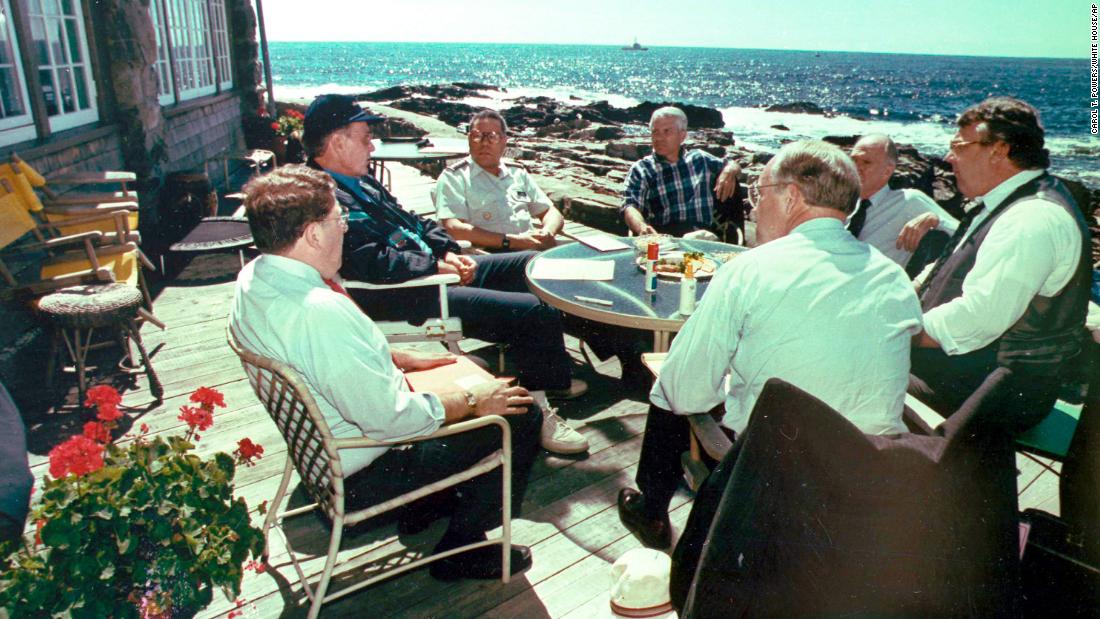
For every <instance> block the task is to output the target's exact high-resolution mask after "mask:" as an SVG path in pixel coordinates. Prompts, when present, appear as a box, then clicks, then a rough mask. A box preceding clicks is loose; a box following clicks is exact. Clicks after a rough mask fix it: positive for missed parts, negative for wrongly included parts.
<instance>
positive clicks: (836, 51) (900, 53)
mask: <svg viewBox="0 0 1100 619" xmlns="http://www.w3.org/2000/svg"><path fill="white" fill-rule="evenodd" d="M268 43H381V44H384V43H394V44H410V43H411V44H428V45H550V46H556V47H570V46H572V47H578V46H581V47H610V48H618V49H621V48H622V47H623V46H622V45H617V44H610V43H551V42H537V43H531V42H526V41H524V42H514V41H347V40H343V41H339V40H334V41H319V40H289V39H270V40H269V41H268ZM643 45H644V46H645V47H646V48H647V49H649V50H653V49H662V48H673V49H722V50H740V51H754V52H805V53H825V54H881V55H891V56H935V57H955V58H1005V59H1022V60H1082V61H1086V62H1087V61H1088V60H1089V56H1088V54H1085V55H1082V56H998V55H994V54H979V53H965V54H964V53H934V52H907V51H868V50H849V49H793V48H763V47H715V46H699V45H650V44H643Z"/></svg>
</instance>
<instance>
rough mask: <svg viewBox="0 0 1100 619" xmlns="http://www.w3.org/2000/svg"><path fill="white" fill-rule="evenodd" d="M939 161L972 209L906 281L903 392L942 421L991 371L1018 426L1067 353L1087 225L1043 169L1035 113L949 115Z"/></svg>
mask: <svg viewBox="0 0 1100 619" xmlns="http://www.w3.org/2000/svg"><path fill="white" fill-rule="evenodd" d="M957 124H958V127H959V129H958V132H957V133H956V134H955V137H954V139H952V140H951V149H950V153H949V154H948V156H947V161H948V163H950V164H951V166H952V168H954V170H955V177H956V179H957V182H958V186H959V191H960V192H961V193H962V194H963V195H964V196H966V197H967V198H970V199H972V200H974V201H975V204H974V205H972V206H971V208H970V210H969V211H968V213H967V217H966V218H964V220H963V222H962V223H960V225H959V230H958V232H957V233H956V234H955V236H954V237H953V238H952V239H951V242H950V243H949V244H948V248H947V249H948V252H945V255H944V256H942V257H941V258H940V259H939V260H938V261H937V262H936V263H935V264H934V265H932V266H930V267H929V268H928V269H926V270H925V272H924V273H922V274H921V275H920V276H919V277H918V278H917V282H918V284H919V286H920V291H919V294H920V299H921V307H922V309H923V310H924V332H923V333H922V334H921V335H920V337H919V338H917V339H916V340H915V342H914V344H915V348H914V351H913V377H912V379H911V381H910V387H909V389H910V392H911V393H913V394H915V395H917V396H918V397H920V398H921V399H923V400H925V401H927V402H928V403H929V404H931V405H933V406H934V407H936V408H938V409H939V411H940V412H941V413H943V414H950V413H952V412H954V410H955V408H957V406H958V405H959V404H960V403H961V402H962V401H963V400H965V399H966V397H967V396H969V395H970V393H971V392H973V390H974V389H975V388H976V387H977V386H978V385H980V384H981V382H982V381H983V380H984V378H985V376H987V375H988V374H989V373H990V372H992V371H993V369H995V368H996V367H998V366H1001V367H1008V368H1010V369H1011V370H1012V371H1013V374H1014V377H1015V381H1016V382H1017V383H1018V385H1017V386H1016V388H1014V389H1011V390H1010V391H1011V392H1012V393H1013V395H1014V396H1015V398H1014V401H1013V402H1012V403H1011V405H1009V406H1005V407H1004V409H1005V416H1004V418H1003V419H1002V421H1003V423H1004V424H1005V426H1006V428H1007V429H1009V430H1010V431H1020V430H1023V429H1026V428H1028V427H1030V426H1032V425H1034V424H1035V423H1036V422H1038V421H1039V420H1040V419H1042V418H1043V417H1044V416H1046V415H1047V414H1048V413H1049V412H1050V408H1051V406H1052V405H1053V404H1054V401H1055V399H1056V397H1057V391H1058V388H1059V386H1060V384H1061V377H1060V374H1061V372H1062V370H1063V369H1064V368H1065V367H1067V366H1068V364H1069V363H1071V362H1072V361H1073V359H1074V358H1075V357H1076V356H1077V353H1078V352H1079V351H1080V348H1081V335H1082V332H1083V326H1084V323H1085V315H1086V312H1087V306H1088V293H1089V283H1090V280H1091V265H1090V260H1089V255H1088V251H1089V244H1088V242H1087V240H1088V228H1087V227H1086V226H1085V222H1084V218H1083V217H1082V216H1081V211H1080V209H1079V208H1078V206H1077V204H1076V202H1075V201H1074V199H1073V196H1072V195H1070V192H1069V190H1068V189H1066V187H1065V185H1063V184H1062V182H1061V181H1059V180H1058V179H1056V178H1054V177H1053V176H1051V175H1050V174H1049V173H1048V172H1047V171H1046V168H1047V166H1049V165H1050V157H1049V153H1048V152H1047V150H1046V149H1045V148H1044V147H1043V144H1044V135H1043V127H1042V124H1040V122H1039V114H1038V112H1037V111H1036V110H1035V109H1034V108H1033V107H1031V106H1030V105H1028V104H1027V103H1024V102H1023V101H1019V100H1017V99H1012V98H1009V97H993V98H991V99H987V100H985V101H983V102H982V103H979V104H977V105H975V106H972V107H970V108H968V109H967V110H966V111H964V112H963V113H962V115H960V116H959V120H958V123H957Z"/></svg>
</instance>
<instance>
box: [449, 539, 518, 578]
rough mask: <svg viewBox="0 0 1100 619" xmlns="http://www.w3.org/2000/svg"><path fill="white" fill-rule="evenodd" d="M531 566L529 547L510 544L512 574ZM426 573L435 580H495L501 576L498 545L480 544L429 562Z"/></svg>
mask: <svg viewBox="0 0 1100 619" xmlns="http://www.w3.org/2000/svg"><path fill="white" fill-rule="evenodd" d="M529 567H531V549H530V548H528V547H526V546H518V545H516V544H512V575H513V576H514V575H516V574H518V573H520V572H522V571H523V570H525V569H527V568H529ZM428 573H429V574H431V575H432V578H435V579H436V580H447V581H450V580H458V579H460V578H475V579H478V580H495V579H498V578H500V577H501V574H503V570H501V563H500V546H482V547H481V548H475V549H473V550H467V551H466V552H460V553H458V554H456V555H452V556H450V557H447V558H446V559H440V560H438V561H436V562H434V563H432V564H431V567H429V568H428Z"/></svg>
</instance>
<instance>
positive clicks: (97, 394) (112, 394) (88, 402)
mask: <svg viewBox="0 0 1100 619" xmlns="http://www.w3.org/2000/svg"><path fill="white" fill-rule="evenodd" d="M121 403H122V396H120V395H119V394H118V390H117V389H115V388H114V387H112V386H110V385H96V386H95V387H92V388H91V389H89V390H88V393H87V394H85V398H84V406H103V405H105V404H107V405H111V406H118V405H119V404H121Z"/></svg>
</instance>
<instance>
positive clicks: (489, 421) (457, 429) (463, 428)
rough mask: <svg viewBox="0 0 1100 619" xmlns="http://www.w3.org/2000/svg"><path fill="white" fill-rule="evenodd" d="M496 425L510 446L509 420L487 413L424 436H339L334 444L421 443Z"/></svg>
mask: <svg viewBox="0 0 1100 619" xmlns="http://www.w3.org/2000/svg"><path fill="white" fill-rule="evenodd" d="M492 425H495V426H497V427H499V428H500V431H501V433H502V434H503V436H504V442H505V444H506V445H507V446H508V447H509V448H510V447H511V442H512V429H511V428H510V427H509V426H508V422H507V421H505V420H504V417H501V416H500V415H486V416H484V417H474V418H472V419H464V420H462V421H459V422H456V423H451V424H447V425H445V426H443V427H441V428H439V429H438V430H436V431H435V432H433V433H431V434H426V435H424V436H417V437H413V438H407V439H401V440H396V441H376V440H374V439H370V438H367V437H365V436H357V437H354V438H339V439H336V440H335V441H334V442H333V446H334V447H336V449H337V450H340V449H359V448H363V447H386V446H392V445H407V444H409V443H419V442H422V441H430V440H433V439H437V438H443V437H445V436H451V435H452V434H459V433H462V432H469V431H471V430H477V429H479V428H485V427H488V426H492Z"/></svg>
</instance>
